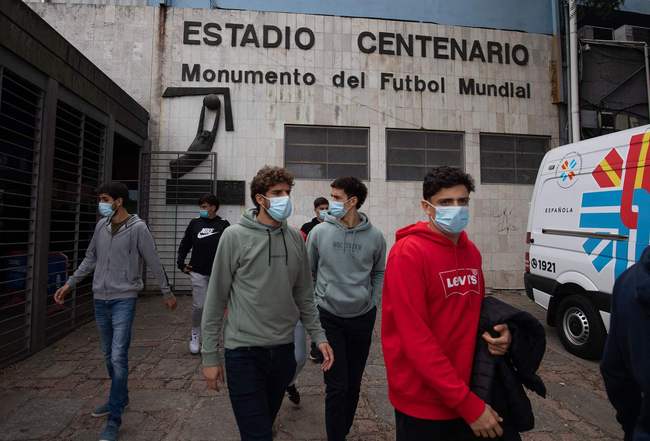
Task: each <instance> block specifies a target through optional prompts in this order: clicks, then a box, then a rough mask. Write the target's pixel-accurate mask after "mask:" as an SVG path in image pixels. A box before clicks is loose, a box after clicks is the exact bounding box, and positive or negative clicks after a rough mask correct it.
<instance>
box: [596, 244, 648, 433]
mask: <svg viewBox="0 0 650 441" xmlns="http://www.w3.org/2000/svg"><path fill="white" fill-rule="evenodd" d="M600 370H601V372H602V375H603V379H604V380H605V389H606V390H607V395H608V397H609V400H610V401H611V403H612V405H613V406H614V408H615V409H616V419H617V420H618V422H619V423H620V424H621V426H622V427H623V431H624V432H625V441H650V247H646V249H645V250H644V251H643V254H642V255H641V259H640V260H639V261H638V262H637V263H635V264H634V265H632V266H631V267H630V268H628V269H627V270H626V271H625V272H624V273H623V274H621V275H620V277H619V278H618V279H617V280H616V283H615V284H614V291H613V294H612V314H611V317H610V323H609V336H608V337H607V342H606V343H605V351H604V353H603V359H602V361H601V363H600Z"/></svg>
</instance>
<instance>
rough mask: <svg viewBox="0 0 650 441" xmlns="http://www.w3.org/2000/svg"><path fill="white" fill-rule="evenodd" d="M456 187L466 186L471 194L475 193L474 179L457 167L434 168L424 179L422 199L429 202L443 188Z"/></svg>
mask: <svg viewBox="0 0 650 441" xmlns="http://www.w3.org/2000/svg"><path fill="white" fill-rule="evenodd" d="M456 185H464V186H465V188H467V191H468V192H469V193H471V192H473V191H474V179H473V178H472V177H471V176H470V175H469V174H468V173H465V172H464V171H463V170H461V169H459V168H457V167H448V166H446V165H443V166H441V167H434V168H432V169H431V170H430V171H429V173H427V175H426V176H425V177H424V182H423V183H422V197H423V198H424V200H425V201H428V200H429V199H430V198H431V196H433V195H435V194H436V193H438V192H439V191H440V190H442V189H443V188H451V187H455V186H456Z"/></svg>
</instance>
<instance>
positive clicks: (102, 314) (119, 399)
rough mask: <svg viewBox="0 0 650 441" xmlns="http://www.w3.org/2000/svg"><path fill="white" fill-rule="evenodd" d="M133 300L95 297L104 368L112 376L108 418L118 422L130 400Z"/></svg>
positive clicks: (96, 319) (120, 420)
mask: <svg viewBox="0 0 650 441" xmlns="http://www.w3.org/2000/svg"><path fill="white" fill-rule="evenodd" d="M135 302H136V299H135V298H131V299H115V300H95V321H96V322H97V328H98V329H99V338H100V340H101V345H102V352H103V353H104V358H105V360H106V369H107V370H108V375H109V376H110V377H111V391H110V395H109V397H108V410H109V411H110V413H111V414H110V417H109V418H110V419H111V420H113V421H115V422H116V423H117V424H121V423H122V411H123V410H124V406H125V405H126V403H127V402H128V400H129V390H128V388H127V382H128V379H129V345H130V344H131V328H132V325H133V317H134V316H135Z"/></svg>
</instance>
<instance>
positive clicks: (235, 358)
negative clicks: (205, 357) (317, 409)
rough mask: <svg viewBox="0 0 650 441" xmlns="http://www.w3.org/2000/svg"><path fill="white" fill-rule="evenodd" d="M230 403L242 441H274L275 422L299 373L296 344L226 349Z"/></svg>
mask: <svg viewBox="0 0 650 441" xmlns="http://www.w3.org/2000/svg"><path fill="white" fill-rule="evenodd" d="M225 355H226V357H225V358H226V378H227V381H228V392H229V394H230V403H231V404H232V410H233V412H234V414H235V420H237V426H238V427H239V434H240V436H241V441H272V439H273V438H272V427H273V421H275V417H276V416H277V414H278V411H279V410H280V406H281V405H282V399H283V398H284V394H285V391H286V390H287V386H289V383H290V382H291V379H292V378H293V375H294V373H295V371H296V358H295V356H294V346H293V343H289V344H286V345H280V346H273V347H252V348H237V349H226V354H225Z"/></svg>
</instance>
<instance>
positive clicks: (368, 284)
mask: <svg viewBox="0 0 650 441" xmlns="http://www.w3.org/2000/svg"><path fill="white" fill-rule="evenodd" d="M359 217H360V218H361V222H360V223H359V224H358V225H357V226H355V227H353V228H348V227H347V226H345V225H343V224H342V223H341V221H339V220H338V219H336V218H334V217H332V216H325V222H323V223H321V224H319V225H317V226H316V227H314V229H313V230H311V232H310V233H309V237H308V238H307V254H308V255H309V261H310V263H311V272H312V275H313V278H314V285H315V293H316V303H317V304H318V306H319V307H321V308H323V309H324V310H326V311H328V312H330V313H331V314H334V315H335V316H338V317H343V318H351V317H358V316H360V315H363V314H365V313H367V312H369V311H370V310H371V309H372V308H374V307H376V306H377V305H378V304H379V303H380V300H381V289H382V286H383V283H384V269H385V267H386V240H385V239H384V235H383V234H381V231H379V230H378V229H377V228H375V227H374V226H372V225H371V224H370V221H369V220H368V216H366V215H365V214H363V213H359Z"/></svg>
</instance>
